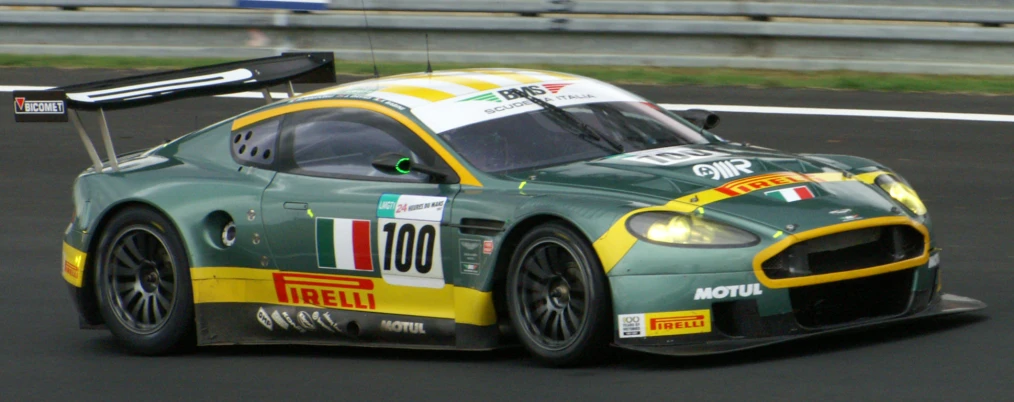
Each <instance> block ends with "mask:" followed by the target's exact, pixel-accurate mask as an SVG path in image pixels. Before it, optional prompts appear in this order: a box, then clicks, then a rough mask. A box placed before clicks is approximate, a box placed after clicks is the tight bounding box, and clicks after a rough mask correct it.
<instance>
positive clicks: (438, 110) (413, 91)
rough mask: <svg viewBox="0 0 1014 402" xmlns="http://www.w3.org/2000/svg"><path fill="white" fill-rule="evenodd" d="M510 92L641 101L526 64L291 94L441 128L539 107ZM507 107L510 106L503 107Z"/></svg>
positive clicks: (560, 99)
mask: <svg viewBox="0 0 1014 402" xmlns="http://www.w3.org/2000/svg"><path fill="white" fill-rule="evenodd" d="M564 88H566V89H564ZM511 91H523V92H527V93H528V94H531V95H546V96H552V97H551V98H548V99H547V100H549V101H550V102H551V103H555V104H557V105H559V106H565V105H567V104H576V103H588V102H593V101H627V100H633V101H643V99H640V98H639V97H636V96H635V95H633V94H630V93H628V92H626V91H623V90H621V89H619V88H616V87H614V86H612V85H609V84H607V83H604V82H601V81H598V80H594V79H591V78H586V77H582V76H579V75H574V74H567V73H561V72H555V71H544V70H531V69H510V68H483V69H464V70H446V71H436V72H432V73H412V74H402V75H396V76H391V77H384V78H375V79H369V80H364V81H359V82H353V83H348V84H344V85H339V86H335V87H331V88H327V89H322V90H318V91H314V92H310V93H307V94H304V95H301V96H298V97H295V98H293V99H292V102H301V101H309V100H318V99H362V100H370V101H374V102H379V103H383V104H386V105H387V106H389V107H391V108H393V109H396V110H399V111H401V112H402V113H405V114H411V115H413V116H414V117H416V118H418V119H419V120H421V121H422V122H423V123H424V124H425V125H427V126H428V127H430V129H432V130H433V131H435V132H442V131H444V130H448V129H452V128H456V127H461V126H463V125H467V124H471V123H475V122H478V121H483V120H488V119H491V118H495V117H502V116H504V115H510V114H514V113H521V112H524V111H525V110H529V109H538V108H539V106H536V105H533V104H531V103H528V104H527V105H520V104H517V103H518V102H523V101H524V100H523V99H521V100H518V99H517V96H515V95H512V94H511V93H510V92H511ZM592 99H594V100H592ZM512 100H513V101H512ZM512 103H513V104H514V105H512ZM506 108H510V109H514V110H511V111H506V110H505V109H506Z"/></svg>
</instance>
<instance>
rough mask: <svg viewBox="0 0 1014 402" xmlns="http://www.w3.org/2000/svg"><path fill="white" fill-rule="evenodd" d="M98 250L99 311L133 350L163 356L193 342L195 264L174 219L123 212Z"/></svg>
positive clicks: (135, 210)
mask: <svg viewBox="0 0 1014 402" xmlns="http://www.w3.org/2000/svg"><path fill="white" fill-rule="evenodd" d="M96 255H97V256H98V259H97V260H96V269H95V284H96V287H95V288H96V293H97V297H98V301H99V311H100V312H101V313H102V318H103V319H104V320H105V322H106V326H107V327H109V330H110V331H112V333H113V335H115V336H116V338H117V339H118V340H120V342H121V343H123V344H124V345H125V346H126V347H127V349H128V350H130V351H131V352H134V353H138V354H144V355H158V354H164V353H168V352H172V351H174V350H177V349H179V348H183V347H186V346H190V345H192V344H193V333H194V305H193V289H192V287H191V284H190V264H189V262H188V261H187V254H186V252H185V251H184V248H183V242H182V240H181V239H180V235H179V233H177V231H176V229H175V228H174V227H173V225H172V223H171V222H169V220H167V219H165V218H164V217H163V216H162V215H160V214H158V213H156V212H154V211H151V210H148V209H142V208H131V209H128V210H126V211H124V212H122V213H120V214H117V215H116V216H115V217H114V218H113V219H112V221H110V222H109V224H108V225H107V226H106V229H105V230H104V231H103V233H102V237H101V240H100V241H99V247H98V253H97V254H96Z"/></svg>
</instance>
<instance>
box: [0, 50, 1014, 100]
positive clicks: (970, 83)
mask: <svg viewBox="0 0 1014 402" xmlns="http://www.w3.org/2000/svg"><path fill="white" fill-rule="evenodd" d="M226 61H230V59H206V58H205V59H184V58H152V57H121V56H111V57H97V56H27V55H9V54H0V67H57V68H116V69H123V68H132V69H150V68H186V67H195V66H202V65H208V64H215V63H221V62H226ZM335 67H336V70H337V72H338V74H344V75H362V76H369V75H371V74H373V66H372V65H371V64H369V63H363V62H346V61H339V62H338V63H337V64H336V66H335ZM424 67H425V65H424V64H423V63H422V62H420V63H381V64H380V65H379V69H380V72H381V74H382V75H384V76H388V75H394V74H400V73H409V72H419V71H422V70H423V69H424ZM474 67H523V68H537V69H546V70H556V71H564V72H570V73H574V74H579V75H584V76H588V77H593V78H597V79H600V80H603V81H608V82H613V83H624V84H651V85H703V86H739V87H753V88H822V89H840V90H862V91H891V92H949V93H955V92H958V93H976V94H1014V77H1003V76H959V75H915V74H883V73H866V72H854V71H812V72H799V71H778V70H738V69H724V68H671V67H640V66H558V65H506V64H504V65H488V64H487V65H477V64H447V63H438V64H435V65H434V68H435V69H438V70H446V69H454V68H474ZM4 84H10V83H4Z"/></svg>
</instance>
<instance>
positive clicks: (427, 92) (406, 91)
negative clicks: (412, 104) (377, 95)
mask: <svg viewBox="0 0 1014 402" xmlns="http://www.w3.org/2000/svg"><path fill="white" fill-rule="evenodd" d="M377 92H387V93H392V94H400V95H406V96H411V97H413V98H419V99H423V100H428V101H430V102H437V101H442V100H444V99H451V98H453V97H454V96H455V95H454V94H452V93H448V92H444V91H438V90H436V89H432V88H425V87H417V86H410V85H391V86H387V87H381V88H380V89H379V90H378V91H377Z"/></svg>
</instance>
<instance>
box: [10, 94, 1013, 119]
mask: <svg viewBox="0 0 1014 402" xmlns="http://www.w3.org/2000/svg"><path fill="white" fill-rule="evenodd" d="M49 88H50V87H38V86H16V85H0V92H11V91H16V90H17V91H41V90H45V89H49ZM288 96H289V95H288V94H286V93H285V92H272V93H271V97H272V98H274V99H284V98H287V97H288ZM218 97H222V98H252V99H260V98H261V97H262V95H261V93H260V92H240V93H234V94H228V95H219V96H218ZM660 106H662V107H664V108H666V109H670V110H686V109H707V110H710V111H712V112H726V113H760V114H790V115H809V116H839V117H881V118H890V119H928V120H958V121H985V122H1001V123H1014V115H1006V114H982V113H946V112H909V111H902V110H868V109H822V108H807V107H778V106H737V105H686V104H673V103H662V104H660Z"/></svg>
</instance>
